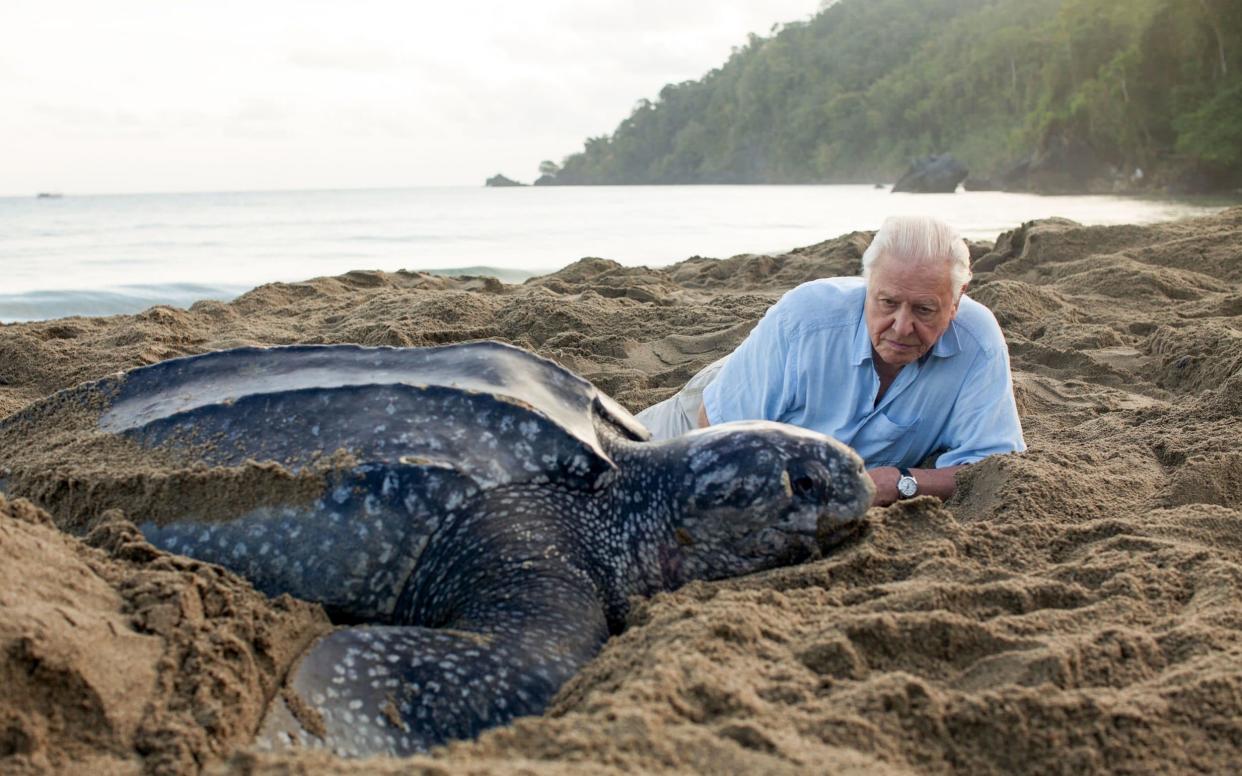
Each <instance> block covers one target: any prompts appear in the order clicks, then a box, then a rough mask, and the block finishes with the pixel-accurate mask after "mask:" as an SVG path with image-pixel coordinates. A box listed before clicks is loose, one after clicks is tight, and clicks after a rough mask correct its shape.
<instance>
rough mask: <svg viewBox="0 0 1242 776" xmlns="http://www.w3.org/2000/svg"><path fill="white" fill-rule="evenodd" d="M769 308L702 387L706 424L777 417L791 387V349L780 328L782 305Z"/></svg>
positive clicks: (789, 399)
mask: <svg viewBox="0 0 1242 776" xmlns="http://www.w3.org/2000/svg"><path fill="white" fill-rule="evenodd" d="M785 303H787V298H786V297H782V299H781V300H780V301H778V302H777V303H776V304H774V305H772V306H771V307H769V308H768V311H767V312H766V313H765V314H764V316H763V318H761V319H760V320H759V323H758V324H756V325H755V328H753V329H751V331H750V334H749V335H747V337H746V339H745V340H743V341H742V344H741V345H738V347H737V350H735V351H733V353H732V354H730V355H729V360H728V361H726V362H725V365H724V367H722V368H721V370H720V373H719V374H718V375H717V376H716V379H715V380H713V381H712V383H711V385H709V386H707V388H706V389H705V390H704V391H703V406H704V408H705V409H706V410H707V419H708V421H709V422H711V423H726V422H729V421H733V420H780V419H781V418H782V417H783V415H784V414H785V411H786V409H787V408H788V407H789V405H790V404H791V402H792V401H793V397H794V394H795V389H796V378H795V375H796V374H797V364H796V360H797V359H796V353H795V350H794V349H793V348H792V347H791V345H790V336H789V333H788V332H787V331H786V328H785V315H784V308H783V305H784V304H785Z"/></svg>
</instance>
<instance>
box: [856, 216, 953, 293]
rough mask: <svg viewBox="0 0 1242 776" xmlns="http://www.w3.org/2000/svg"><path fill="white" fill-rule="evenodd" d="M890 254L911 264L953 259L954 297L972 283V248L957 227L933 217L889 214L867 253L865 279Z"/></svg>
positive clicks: (864, 261) (950, 265)
mask: <svg viewBox="0 0 1242 776" xmlns="http://www.w3.org/2000/svg"><path fill="white" fill-rule="evenodd" d="M881 256H888V257H890V258H892V259H896V260H899V261H905V262H910V263H918V262H924V261H935V260H937V259H940V260H943V261H947V262H949V280H950V281H951V282H952V284H953V298H954V299H957V298H958V297H959V296H960V295H961V293H962V286H965V285H966V284H967V283H969V282H970V277H971V273H970V250H969V249H968V248H967V247H966V241H965V240H963V239H962V236H961V235H960V234H958V233H957V230H956V229H954V228H953V227H951V226H949V225H948V224H946V223H945V222H944V221H941V220H939V219H936V218H932V217H931V216H889V217H888V218H886V219H884V223H883V224H882V225H881V226H880V231H878V232H876V233H875V239H873V240H872V241H871V245H868V246H867V250H866V251H864V252H863V257H862V274H863V278H865V279H867V280H870V277H871V268H872V267H873V266H874V265H875V262H876V259H878V258H880V257H881Z"/></svg>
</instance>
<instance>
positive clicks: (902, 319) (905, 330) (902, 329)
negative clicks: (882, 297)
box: [893, 306, 914, 337]
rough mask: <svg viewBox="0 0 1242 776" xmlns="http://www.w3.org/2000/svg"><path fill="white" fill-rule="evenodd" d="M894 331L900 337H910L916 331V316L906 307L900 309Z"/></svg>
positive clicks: (894, 323)
mask: <svg viewBox="0 0 1242 776" xmlns="http://www.w3.org/2000/svg"><path fill="white" fill-rule="evenodd" d="M893 329H895V330H896V333H897V336H898V337H908V336H910V334H911V333H912V332H913V331H914V315H913V314H911V312H910V311H909V310H907V309H906V308H905V307H904V306H903V307H900V308H898V310H897V317H896V318H895V319H894V320H893Z"/></svg>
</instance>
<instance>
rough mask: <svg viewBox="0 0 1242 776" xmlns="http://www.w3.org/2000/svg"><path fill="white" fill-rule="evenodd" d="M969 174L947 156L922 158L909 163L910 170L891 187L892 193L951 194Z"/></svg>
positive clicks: (961, 165) (937, 155)
mask: <svg viewBox="0 0 1242 776" xmlns="http://www.w3.org/2000/svg"><path fill="white" fill-rule="evenodd" d="M969 172H970V171H969V170H967V169H966V166H965V165H963V164H962V163H961V162H959V161H958V160H956V159H954V158H953V157H952V156H951V155H949V154H932V155H931V156H924V157H922V158H920V159H915V160H914V161H913V162H911V163H910V169H908V170H906V173H905V175H902V176H901V178H900V179H899V180H898V181H897V183H896V184H894V185H893V192H894V193H896V192H898V191H906V192H910V193H913V194H952V193H953V192H954V191H957V184H959V183H961V182H962V181H963V180H965V178H966V176H967V175H968V174H969Z"/></svg>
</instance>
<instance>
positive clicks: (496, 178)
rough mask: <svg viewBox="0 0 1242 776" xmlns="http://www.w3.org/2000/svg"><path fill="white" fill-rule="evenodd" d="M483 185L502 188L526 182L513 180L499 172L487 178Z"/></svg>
mask: <svg viewBox="0 0 1242 776" xmlns="http://www.w3.org/2000/svg"><path fill="white" fill-rule="evenodd" d="M483 185H484V186H492V187H498V188H503V187H506V186H525V185H526V184H525V183H520V182H518V181H515V180H513V179H512V178H506V177H505V176H503V175H501V174H500V173H496V174H495V175H493V176H492V177H490V178H488V179H487V181H486V182H485V183H484V184H483Z"/></svg>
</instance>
